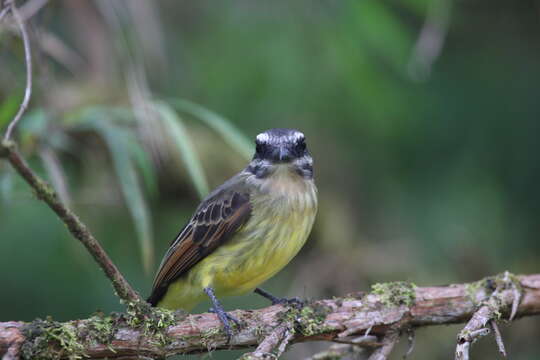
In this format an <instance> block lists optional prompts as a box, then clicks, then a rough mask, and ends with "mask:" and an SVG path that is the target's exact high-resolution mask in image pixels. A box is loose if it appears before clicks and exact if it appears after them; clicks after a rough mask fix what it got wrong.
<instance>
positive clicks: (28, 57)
mask: <svg viewBox="0 0 540 360" xmlns="http://www.w3.org/2000/svg"><path fill="white" fill-rule="evenodd" d="M9 5H10V10H11V13H12V14H13V18H14V19H15V23H16V24H17V27H18V28H19V30H20V32H21V35H22V39H23V45H24V62H25V64H26V87H25V90H24V98H23V101H22V103H21V105H20V107H19V111H17V114H16V115H15V117H14V118H13V120H11V122H10V123H9V125H8V128H7V131H6V134H5V136H4V141H6V142H7V141H9V140H10V138H11V133H12V132H13V129H15V126H16V125H17V123H18V122H19V120H20V119H21V117H22V116H23V114H24V112H25V111H26V109H27V108H28V104H29V103H30V97H31V96H32V52H31V50H30V40H29V38H28V32H27V31H26V25H25V24H24V21H23V19H22V18H21V14H19V10H18V9H17V7H16V6H15V0H10V1H9Z"/></svg>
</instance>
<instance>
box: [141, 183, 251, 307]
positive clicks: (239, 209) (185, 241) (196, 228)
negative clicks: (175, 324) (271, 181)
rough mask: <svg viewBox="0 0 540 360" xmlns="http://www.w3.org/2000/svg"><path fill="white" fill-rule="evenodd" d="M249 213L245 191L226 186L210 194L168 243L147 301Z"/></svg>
mask: <svg viewBox="0 0 540 360" xmlns="http://www.w3.org/2000/svg"><path fill="white" fill-rule="evenodd" d="M250 216H251V204H250V201H249V194H248V193H247V192H245V191H239V190H237V189H234V188H233V189H231V188H228V189H227V188H225V189H221V190H219V189H218V191H217V192H216V193H215V194H211V195H210V196H209V197H208V198H207V199H206V200H205V201H204V202H203V203H202V204H201V205H200V206H199V207H198V208H197V211H196V212H195V214H194V215H193V217H192V218H191V220H190V221H189V222H188V223H187V224H186V226H185V227H184V228H183V229H182V231H181V232H180V234H178V236H177V237H176V239H175V240H174V241H173V242H172V244H171V246H170V247H169V250H168V251H167V253H166V254H165V256H164V258H163V261H162V262H161V265H160V267H159V270H158V273H157V275H156V277H155V279H154V285H153V288H152V294H151V295H150V297H149V299H148V302H150V303H151V304H152V305H156V304H157V303H158V302H159V301H160V300H161V298H162V297H163V296H164V295H165V292H166V291H167V287H168V286H169V284H170V283H171V282H173V281H174V280H176V279H177V278H178V277H179V276H181V275H182V274H184V273H186V272H187V271H188V270H189V269H190V268H192V267H193V266H194V265H195V264H197V263H198V262H199V261H201V260H202V259H204V258H205V257H206V256H207V255H208V254H210V253H211V252H212V251H214V250H215V249H216V248H217V247H218V246H220V245H221V244H223V243H224V242H225V241H227V240H228V239H229V238H231V237H232V236H233V235H234V234H235V233H236V231H237V230H238V229H239V228H240V227H241V226H242V225H243V224H245V223H246V222H247V220H248V219H249V217H250Z"/></svg>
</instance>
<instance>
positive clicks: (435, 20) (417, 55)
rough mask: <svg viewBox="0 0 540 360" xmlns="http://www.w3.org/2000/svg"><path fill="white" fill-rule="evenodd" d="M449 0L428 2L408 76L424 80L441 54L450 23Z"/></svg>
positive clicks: (450, 4) (410, 61)
mask: <svg viewBox="0 0 540 360" xmlns="http://www.w3.org/2000/svg"><path fill="white" fill-rule="evenodd" d="M451 1H452V0H433V1H431V2H430V5H429V8H428V13H427V15H426V19H425V22H424V25H423V26H422V30H421V31H420V35H419V36H418V40H417V41H416V44H415V45H414V50H413V54H412V55H411V59H410V60H409V64H408V71H409V76H410V77H411V78H412V79H413V80H416V81H423V80H426V79H427V78H428V77H429V75H430V73H431V69H432V67H433V64H434V62H435V61H436V60H437V58H438V57H439V55H440V54H441V51H442V48H443V46H444V42H445V39H446V35H447V33H448V26H449V23H450V13H451V7H452V3H451Z"/></svg>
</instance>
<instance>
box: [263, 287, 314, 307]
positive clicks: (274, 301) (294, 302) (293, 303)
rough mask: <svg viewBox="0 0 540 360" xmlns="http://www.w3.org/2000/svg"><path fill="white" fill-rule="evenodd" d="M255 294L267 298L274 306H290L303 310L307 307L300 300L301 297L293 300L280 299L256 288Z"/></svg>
mask: <svg viewBox="0 0 540 360" xmlns="http://www.w3.org/2000/svg"><path fill="white" fill-rule="evenodd" d="M255 293H256V294H259V295H261V296H262V297H265V298H267V299H268V300H270V301H271V302H272V305H278V304H279V305H288V306H293V307H295V308H302V307H304V305H305V302H304V301H303V300H302V299H300V298H299V297H293V298H290V299H288V298H279V297H276V296H274V295H272V294H270V293H269V292H267V291H264V290H263V289H260V288H256V289H255Z"/></svg>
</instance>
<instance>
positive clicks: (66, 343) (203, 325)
mask: <svg viewBox="0 0 540 360" xmlns="http://www.w3.org/2000/svg"><path fill="white" fill-rule="evenodd" d="M507 275H508V274H502V275H499V276H494V277H490V278H486V279H484V280H481V281H478V282H475V283H469V284H456V285H449V286H440V287H415V286H410V285H406V286H405V285H404V283H390V284H383V285H379V286H375V290H374V291H373V292H372V293H368V294H364V293H358V294H352V295H349V296H346V297H341V298H334V299H332V300H319V301H314V302H310V303H308V304H307V305H306V306H305V307H303V308H299V309H297V308H288V307H284V306H281V305H275V306H270V307H267V308H264V309H260V310H252V311H249V310H248V311H244V310H236V311H233V312H232V315H234V316H235V317H236V318H238V319H239V320H240V321H241V323H242V326H241V327H240V328H237V329H235V332H234V336H233V337H232V339H231V341H230V342H229V343H227V337H226V335H225V334H224V333H223V331H222V326H221V323H220V322H219V320H218V319H217V317H216V315H215V314H210V313H206V314H198V315H183V314H180V313H171V312H168V311H163V310H158V309H150V308H149V309H147V312H140V311H138V312H135V311H131V310H129V309H128V310H129V311H128V313H127V314H121V315H118V314H116V315H111V316H104V315H98V316H94V317H92V318H89V319H85V320H74V321H69V322H65V323H58V322H54V321H52V320H45V321H44V320H36V321H34V322H32V323H23V322H7V323H0V356H1V355H6V354H7V353H8V349H11V350H9V351H11V355H9V356H11V357H10V358H11V359H17V358H44V359H59V358H66V359H68V358H69V359H76V358H85V357H90V358H96V359H99V358H109V359H113V358H126V357H130V358H138V357H139V358H144V357H151V358H163V357H167V356H171V355H175V354H188V353H204V352H208V351H211V350H218V349H224V350H227V349H238V348H246V349H247V348H255V347H257V346H259V348H258V349H257V350H256V351H255V352H253V353H250V354H246V355H245V358H249V359H252V358H265V354H266V355H267V354H269V353H273V354H278V353H281V352H282V351H284V350H285V348H286V346H287V345H288V344H293V343H298V342H305V341H317V340H326V341H332V342H336V343H344V344H351V345H354V346H361V347H369V348H371V349H374V348H380V347H381V346H382V347H384V346H387V350H388V351H387V352H389V351H390V349H391V346H389V345H388V344H391V343H395V341H396V340H397V337H396V335H395V334H399V333H401V332H403V333H405V332H411V331H413V330H414V329H416V328H419V327H424V326H430V325H444V324H454V323H465V322H467V321H469V320H471V321H472V323H471V321H469V325H467V327H465V329H464V331H462V333H460V337H459V338H458V340H459V341H462V339H463V338H467V336H469V335H471V334H472V333H474V332H475V331H476V327H477V326H476V325H474V324H475V322H476V321H477V320H478V317H479V315H477V313H478V311H484V310H482V309H484V308H485V306H488V305H489V306H490V309H491V313H492V314H496V316H497V321H501V320H502V319H508V318H509V316H510V315H511V313H512V306H513V304H514V302H515V300H516V294H515V289H516V286H514V285H517V286H519V294H520V295H519V304H518V305H516V306H517V307H516V308H515V311H516V317H523V316H531V315H537V314H540V274H536V275H525V276H510V277H508V276H507ZM505 276H506V278H505ZM494 284H495V285H494ZM396 287H399V288H396ZM407 289H408V290H407ZM396 295H399V296H396ZM393 299H394V300H395V301H394V300H393ZM483 323H485V321H484V322H483ZM388 339H390V340H391V341H388ZM467 339H468V338H467ZM385 342H387V343H388V344H387V345H385ZM14 348H15V349H18V350H17V351H15V350H13V349H14ZM383 353H385V352H384V351H382V350H381V351H378V352H377V351H375V352H374V356H377V358H384V357H381V356H383V355H384V354H383ZM384 356H385V355H384Z"/></svg>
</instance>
